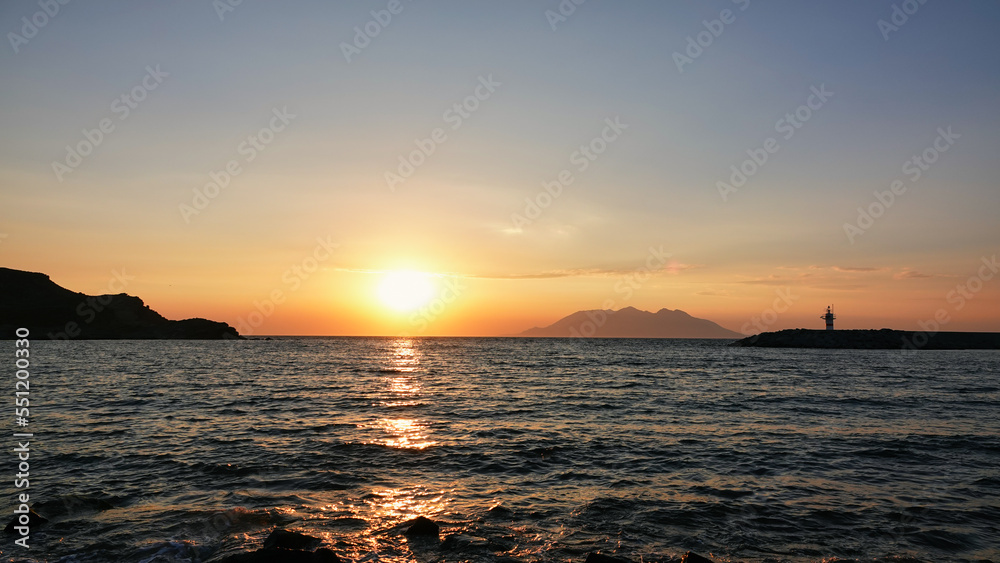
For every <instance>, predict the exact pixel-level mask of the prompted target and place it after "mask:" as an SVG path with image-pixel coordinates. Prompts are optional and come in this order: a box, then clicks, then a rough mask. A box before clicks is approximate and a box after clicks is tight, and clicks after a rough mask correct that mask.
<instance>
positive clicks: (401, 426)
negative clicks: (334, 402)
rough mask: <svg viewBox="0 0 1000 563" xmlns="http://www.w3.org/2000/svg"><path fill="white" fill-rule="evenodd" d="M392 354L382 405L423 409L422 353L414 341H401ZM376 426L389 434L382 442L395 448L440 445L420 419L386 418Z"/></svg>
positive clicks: (382, 384) (403, 339) (375, 424)
mask: <svg viewBox="0 0 1000 563" xmlns="http://www.w3.org/2000/svg"><path fill="white" fill-rule="evenodd" d="M389 352H390V355H389V361H390V363H389V366H388V367H387V368H385V369H383V370H382V371H383V373H386V374H387V375H386V377H384V378H383V380H382V381H381V383H380V387H382V388H383V389H384V392H383V393H382V394H381V397H380V398H381V401H380V402H379V405H380V406H382V407H386V408H391V409H395V408H404V409H406V408H410V407H417V406H419V405H420V397H421V395H422V390H421V382H420V378H419V376H418V374H417V371H418V369H419V367H420V354H419V351H418V350H417V349H416V348H415V347H414V343H413V341H412V340H410V339H406V338H401V339H398V340H395V341H394V342H393V343H392V345H391V348H390V350H389ZM373 426H374V427H375V428H378V429H380V430H381V431H382V432H384V433H385V434H386V436H385V437H384V438H383V439H382V440H380V443H381V444H383V445H386V446H389V447H392V448H401V449H414V450H422V449H424V448H427V447H430V446H433V445H435V444H436V443H437V442H435V441H434V440H431V439H430V436H429V435H428V424H427V423H426V422H425V421H422V420H419V419H417V418H406V417H401V416H398V415H397V416H385V417H382V418H380V419H378V420H377V421H376V422H375V423H374V425H373Z"/></svg>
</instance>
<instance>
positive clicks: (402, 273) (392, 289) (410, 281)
mask: <svg viewBox="0 0 1000 563" xmlns="http://www.w3.org/2000/svg"><path fill="white" fill-rule="evenodd" d="M433 296H434V282H433V281H432V280H431V276H430V275H429V274H425V273H423V272H414V271H410V270H399V271H395V272H388V273H386V274H385V277H383V278H382V281H381V283H379V286H378V297H379V299H380V300H381V301H382V303H383V304H384V305H385V306H386V307H389V308H390V309H393V310H395V311H400V312H407V311H413V310H415V309H417V308H419V307H420V306H421V305H424V304H426V303H427V302H428V301H430V300H431V297H433Z"/></svg>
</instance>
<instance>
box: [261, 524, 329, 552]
mask: <svg viewBox="0 0 1000 563" xmlns="http://www.w3.org/2000/svg"><path fill="white" fill-rule="evenodd" d="M321 543H323V540H321V539H319V538H316V537H313V536H307V535H306V534H300V533H299V532H290V531H288V530H282V529H281V528H275V529H274V530H272V531H271V533H270V534H269V535H268V536H267V539H266V540H264V549H267V548H269V547H278V548H282V549H313V548H316V547H319V545H320V544H321Z"/></svg>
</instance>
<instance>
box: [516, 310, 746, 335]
mask: <svg viewBox="0 0 1000 563" xmlns="http://www.w3.org/2000/svg"><path fill="white" fill-rule="evenodd" d="M517 336H537V337H594V338H727V339H733V338H740V337H742V336H743V335H742V334H740V333H738V332H735V331H732V330H729V329H726V328H723V327H721V326H719V325H718V324H716V323H714V322H712V321H709V320H706V319H699V318H696V317H692V316H691V315H689V314H687V313H685V312H684V311H681V310H680V309H677V310H676V311H671V310H670V309H660V310H659V311H657V312H655V313H650V312H649V311H641V310H639V309H636V308H635V307H625V308H623V309H619V310H617V311H613V310H611V309H603V310H601V309H595V310H590V311H577V312H576V313H573V314H572V315H569V316H567V317H563V318H562V319H560V320H558V321H556V322H555V323H553V324H551V325H549V326H547V327H535V328H531V329H528V330H526V331H524V332H522V333H520V334H518V335H517Z"/></svg>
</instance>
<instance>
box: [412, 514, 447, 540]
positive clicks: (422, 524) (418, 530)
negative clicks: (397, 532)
mask: <svg viewBox="0 0 1000 563" xmlns="http://www.w3.org/2000/svg"><path fill="white" fill-rule="evenodd" d="M404 524H409V526H408V527H407V528H406V531H405V532H403V533H404V534H405V535H406V536H407V537H425V538H437V537H438V535H439V534H440V533H441V527H440V526H438V525H437V523H435V522H434V521H433V520H431V519H430V518H425V517H423V516H417V517H416V518H414V519H413V520H409V521H407V522H404Z"/></svg>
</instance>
